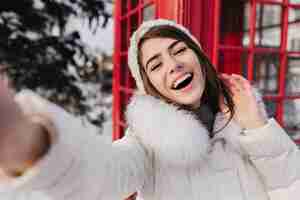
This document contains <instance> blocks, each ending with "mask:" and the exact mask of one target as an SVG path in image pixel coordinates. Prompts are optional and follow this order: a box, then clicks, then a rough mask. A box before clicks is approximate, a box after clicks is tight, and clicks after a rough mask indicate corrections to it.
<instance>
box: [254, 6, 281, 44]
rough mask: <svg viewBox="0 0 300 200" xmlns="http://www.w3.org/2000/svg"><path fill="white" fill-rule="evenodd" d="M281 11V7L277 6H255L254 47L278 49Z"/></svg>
mask: <svg viewBox="0 0 300 200" xmlns="http://www.w3.org/2000/svg"><path fill="white" fill-rule="evenodd" d="M281 10H282V8H281V6H278V5H268V4H258V5H257V7H256V13H257V17H256V30H257V31H256V39H255V44H256V46H259V47H277V48H279V47H280V34H281Z"/></svg>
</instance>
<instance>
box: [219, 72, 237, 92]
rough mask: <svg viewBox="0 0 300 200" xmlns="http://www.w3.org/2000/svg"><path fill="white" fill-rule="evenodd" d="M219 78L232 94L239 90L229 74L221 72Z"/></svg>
mask: <svg viewBox="0 0 300 200" xmlns="http://www.w3.org/2000/svg"><path fill="white" fill-rule="evenodd" d="M220 79H221V80H222V81H223V83H224V84H225V85H226V86H227V87H228V88H229V90H230V92H231V93H232V94H233V93H237V92H239V88H238V87H237V86H236V84H235V82H234V81H233V80H232V77H231V76H230V75H227V74H222V75H220Z"/></svg>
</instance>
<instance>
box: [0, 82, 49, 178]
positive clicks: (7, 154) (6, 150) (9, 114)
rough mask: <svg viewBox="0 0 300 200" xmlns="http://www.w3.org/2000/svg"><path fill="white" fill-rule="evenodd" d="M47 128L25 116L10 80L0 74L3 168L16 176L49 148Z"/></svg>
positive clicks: (0, 128) (1, 159) (0, 126)
mask: <svg viewBox="0 0 300 200" xmlns="http://www.w3.org/2000/svg"><path fill="white" fill-rule="evenodd" d="M48 140H49V139H48V136H47V134H45V129H44V128H43V127H42V126H41V125H40V124H37V123H33V122H32V121H31V120H30V118H29V117H28V116H25V115H24V114H23V113H22V111H21V108H20V107H19V106H18V104H17V103H16V102H15V101H14V91H13V90H12V89H10V88H9V86H8V79H7V78H6V77H0V169H1V170H2V171H4V172H5V173H6V174H7V175H8V176H16V175H19V174H20V173H22V172H24V171H25V170H26V169H27V168H29V167H30V166H31V165H32V164H33V163H34V162H35V161H36V160H37V159H38V158H39V157H41V155H43V154H44V153H45V151H46V150H47V149H48V146H47V145H48V142H49V141H48Z"/></svg>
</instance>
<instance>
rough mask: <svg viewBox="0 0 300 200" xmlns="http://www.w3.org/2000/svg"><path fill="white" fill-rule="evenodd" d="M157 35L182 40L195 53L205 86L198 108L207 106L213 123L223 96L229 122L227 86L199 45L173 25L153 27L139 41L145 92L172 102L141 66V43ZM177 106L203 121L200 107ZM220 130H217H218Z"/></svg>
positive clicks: (139, 59) (231, 112) (232, 104)
mask: <svg viewBox="0 0 300 200" xmlns="http://www.w3.org/2000/svg"><path fill="white" fill-rule="evenodd" d="M158 37H161V38H172V39H176V40H179V41H183V42H184V43H185V44H186V45H187V46H188V47H189V48H190V49H192V50H193V51H194V52H195V53H196V55H197V57H198V59H199V62H200V64H201V67H202V72H203V75H204V77H205V88H204V91H203V95H202V98H201V104H200V108H201V105H202V106H203V105H207V106H208V108H209V110H210V111H211V112H212V114H213V121H212V122H211V123H212V124H213V122H214V119H215V116H216V114H217V113H218V112H220V111H221V109H220V106H219V99H220V97H221V96H223V97H224V98H225V102H226V105H227V106H228V108H229V111H228V112H230V119H229V120H228V122H229V121H230V120H231V119H232V117H233V114H234V103H233V100H232V97H231V94H230V91H229V88H228V87H227V86H226V85H225V83H224V82H223V81H222V80H221V79H219V78H218V74H217V71H216V70H215V68H214V66H213V65H212V64H211V62H210V61H209V59H208V57H207V56H206V55H205V54H204V52H203V51H202V50H201V49H200V47H199V45H198V44H196V43H195V42H194V41H193V40H192V39H191V38H190V37H189V36H188V35H187V34H185V33H184V32H183V31H181V30H179V29H177V28H175V27H172V26H168V25H162V26H157V27H154V28H152V29H150V30H149V31H148V32H147V33H146V34H145V35H144V36H143V37H142V38H141V39H140V41H139V44H138V47H139V48H138V49H139V52H138V63H139V66H141V67H140V74H141V77H142V79H143V82H144V86H145V90H146V92H147V93H148V94H150V95H152V96H154V97H158V98H161V99H163V100H165V101H166V102H168V103H174V102H172V100H170V99H168V98H167V97H165V96H163V95H162V94H160V93H159V92H158V90H157V89H156V88H155V87H154V86H153V85H152V83H151V82H150V80H149V79H148V76H147V74H146V72H145V70H144V67H142V66H143V65H142V62H141V51H140V49H141V46H142V44H143V43H144V42H145V41H146V40H148V39H151V38H158ZM179 107H180V108H181V109H184V110H188V111H191V112H192V113H193V114H195V116H196V118H197V119H198V120H200V121H201V122H203V121H204V119H203V115H202V116H201V114H200V112H199V110H200V108H197V109H193V108H191V107H190V106H186V105H179ZM228 122H227V123H226V125H227V124H228ZM212 124H211V127H212ZM226 125H225V126H226ZM225 126H224V127H225ZM211 127H207V128H208V130H209V131H210V136H211V137H213V135H214V134H215V133H216V132H215V133H213V132H212V128H211ZM224 127H223V128H224ZM223 128H222V129H223ZM222 129H220V130H222ZM220 130H218V131H217V132H219V131H220Z"/></svg>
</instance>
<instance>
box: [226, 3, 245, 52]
mask: <svg viewBox="0 0 300 200" xmlns="http://www.w3.org/2000/svg"><path fill="white" fill-rule="evenodd" d="M222 2H224V3H221V5H222V7H221V13H220V43H221V44H223V45H227V46H242V41H243V32H244V30H243V27H244V18H243V16H244V7H245V5H246V4H245V2H243V1H225V0H223V1H222Z"/></svg>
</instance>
